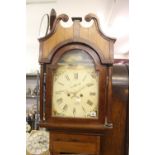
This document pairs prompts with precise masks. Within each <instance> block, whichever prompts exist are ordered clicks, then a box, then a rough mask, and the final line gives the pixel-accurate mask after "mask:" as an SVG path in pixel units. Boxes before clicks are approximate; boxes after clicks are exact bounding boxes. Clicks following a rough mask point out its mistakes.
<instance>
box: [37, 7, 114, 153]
mask: <svg viewBox="0 0 155 155" xmlns="http://www.w3.org/2000/svg"><path fill="white" fill-rule="evenodd" d="M68 19H69V17H68V16H67V15H66V14H61V15H59V16H56V12H55V10H53V9H52V11H51V14H50V23H49V25H50V32H49V33H48V34H47V35H46V36H45V37H42V38H40V39H39V42H40V55H39V62H40V65H41V79H40V123H39V125H40V126H41V127H45V128H47V129H48V130H49V131H50V146H49V148H50V153H51V154H52V155H54V154H62V153H65V154H92V155H101V154H102V151H101V143H102V141H101V137H102V136H103V137H104V134H105V132H107V131H108V130H111V128H112V122H111V121H110V111H111V95H112V80H111V74H112V65H113V44H114V42H115V39H112V38H109V37H107V36H105V35H104V34H103V33H102V32H101V30H100V28H99V22H98V20H97V17H96V16H95V15H94V14H88V15H86V16H85V20H86V21H87V22H90V21H91V20H93V24H92V26H90V27H83V26H82V25H81V21H82V18H80V17H73V18H72V21H73V24H72V26H70V27H63V26H62V25H61V22H60V21H61V20H62V21H63V22H67V21H68ZM102 139H103V138H102Z"/></svg>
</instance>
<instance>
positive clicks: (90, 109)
mask: <svg viewBox="0 0 155 155" xmlns="http://www.w3.org/2000/svg"><path fill="white" fill-rule="evenodd" d="M74 52H75V51H73V52H71V53H70V54H68V56H67V62H68V60H70V59H69V58H72V56H73V54H74ZM76 54H78V56H79V58H78V57H76V59H78V61H73V62H72V63H71V62H70V63H69V64H68V63H67V62H65V63H60V64H59V67H58V69H57V70H56V71H55V74H54V81H53V95H52V116H54V117H71V118H92V119H95V118H98V73H97V72H96V70H95V68H94V64H93V63H92V60H91V61H90V62H88V61H87V62H86V63H84V62H85V61H86V60H88V54H87V59H84V58H85V57H86V56H85V55H84V56H85V57H82V58H81V59H82V60H84V61H83V62H82V61H81V59H80V56H81V54H85V53H84V52H81V51H79V53H78V52H77V51H76ZM76 54H75V55H76ZM82 56H83V55H82ZM73 58H74V57H73ZM79 59H80V60H79ZM89 59H90V57H89ZM65 60H66V57H65ZM75 62H77V63H76V64H75ZM79 62H80V63H79Z"/></svg>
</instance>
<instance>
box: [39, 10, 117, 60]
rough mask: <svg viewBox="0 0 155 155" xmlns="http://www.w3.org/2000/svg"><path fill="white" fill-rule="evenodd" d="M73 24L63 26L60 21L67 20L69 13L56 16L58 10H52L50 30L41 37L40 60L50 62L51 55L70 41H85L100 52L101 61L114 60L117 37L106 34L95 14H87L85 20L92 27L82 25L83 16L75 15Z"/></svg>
mask: <svg viewBox="0 0 155 155" xmlns="http://www.w3.org/2000/svg"><path fill="white" fill-rule="evenodd" d="M72 19H73V24H72V25H71V26H70V27H63V26H62V25H61V23H60V21H63V22H67V21H68V20H69V17H68V15H66V14H61V15H59V16H57V17H56V12H55V11H54V10H52V11H51V15H50V32H49V33H48V34H47V35H46V36H45V37H43V38H40V39H39V41H40V58H39V61H40V62H49V61H50V59H49V56H50V57H51V56H52V55H53V54H54V52H55V50H56V49H57V48H60V47H59V46H62V45H63V46H65V44H66V45H67V44H70V43H84V44H85V45H88V46H89V47H91V48H92V49H94V50H95V51H97V52H98V54H99V56H100V59H101V63H107V62H110V63H111V62H112V60H113V43H114V42H115V39H112V38H110V37H107V36H106V35H104V34H103V33H102V31H101V29H100V27H99V22H98V19H97V17H96V16H95V15H94V14H88V15H86V16H85V21H86V22H90V21H91V20H93V24H92V25H91V26H90V27H83V26H82V25H81V21H82V18H79V17H74V18H72Z"/></svg>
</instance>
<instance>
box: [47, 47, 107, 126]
mask: <svg viewBox="0 0 155 155" xmlns="http://www.w3.org/2000/svg"><path fill="white" fill-rule="evenodd" d="M75 49H78V50H82V51H84V52H86V53H88V54H89V55H90V56H91V57H92V59H93V61H94V64H95V70H96V72H98V74H99V94H98V98H99V99H98V102H99V103H98V118H96V119H91V118H70V117H54V116H52V114H51V111H52V106H51V105H52V103H51V102H52V100H51V98H52V96H51V95H52V94H53V92H52V91H53V90H52V88H53V76H54V72H55V70H56V69H57V67H58V65H57V63H58V61H59V59H60V58H61V56H62V55H63V54H64V53H65V52H68V51H71V50H75ZM46 72H47V76H46V81H47V83H48V85H46V92H48V93H46V107H47V108H46V109H47V110H46V112H45V113H46V116H45V117H46V120H47V121H51V122H52V123H56V122H57V123H61V122H63V123H68V122H70V123H71V122H72V123H73V122H74V123H101V122H104V119H105V111H106V90H105V88H106V76H107V69H106V66H103V65H101V61H100V59H99V57H98V55H97V52H96V51H95V50H93V49H91V48H90V47H87V46H85V45H67V46H65V47H63V48H60V49H59V50H58V51H56V52H55V55H54V57H53V59H52V62H51V63H50V64H47V71H46ZM101 84H102V85H101ZM51 86H52V87H51Z"/></svg>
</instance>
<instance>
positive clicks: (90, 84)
mask: <svg viewBox="0 0 155 155" xmlns="http://www.w3.org/2000/svg"><path fill="white" fill-rule="evenodd" d="M86 85H87V87H91V86H93V85H94V84H93V83H88V84H86Z"/></svg>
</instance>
